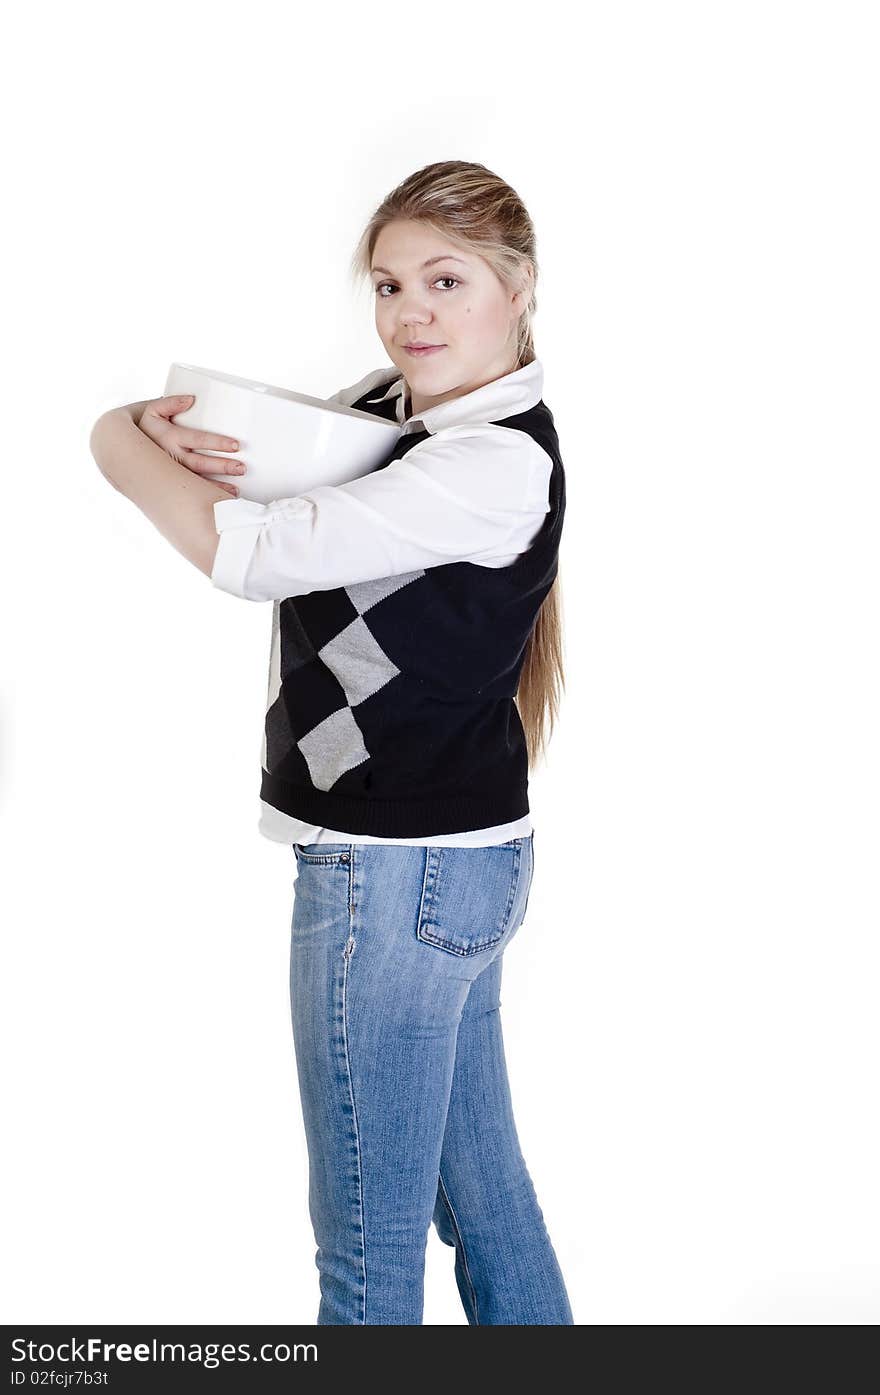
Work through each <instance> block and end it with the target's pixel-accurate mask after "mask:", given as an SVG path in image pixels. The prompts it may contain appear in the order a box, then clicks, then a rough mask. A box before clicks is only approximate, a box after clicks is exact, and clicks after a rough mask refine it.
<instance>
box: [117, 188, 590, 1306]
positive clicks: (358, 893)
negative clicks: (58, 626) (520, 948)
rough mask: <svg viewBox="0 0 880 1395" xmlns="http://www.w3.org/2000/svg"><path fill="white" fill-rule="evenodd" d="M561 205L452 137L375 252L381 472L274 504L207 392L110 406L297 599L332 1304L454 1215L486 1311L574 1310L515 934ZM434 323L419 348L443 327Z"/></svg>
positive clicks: (540, 581)
mask: <svg viewBox="0 0 880 1395" xmlns="http://www.w3.org/2000/svg"><path fill="white" fill-rule="evenodd" d="M536 266H537V262H536V252H535V235H534V230H533V227H532V224H531V221H530V219H529V216H528V214H527V212H526V210H525V208H524V206H523V204H522V202H521V200H520V199H519V197H518V196H517V195H516V193H515V192H514V190H513V189H511V188H510V186H509V185H507V184H506V183H505V182H504V181H503V180H501V179H500V178H498V177H497V176H496V175H494V174H493V173H491V172H490V171H489V170H487V169H486V168H485V167H484V166H483V165H479V164H471V163H466V162H462V161H446V162H442V163H438V164H433V165H429V166H427V167H426V168H424V169H422V170H419V171H417V172H416V173H415V174H413V175H411V176H410V177H409V178H408V179H406V180H405V181H404V182H403V183H402V184H401V185H400V186H399V187H398V188H396V189H395V190H394V191H393V192H392V193H391V194H389V196H388V197H387V198H386V199H385V200H384V201H383V203H382V204H381V205H380V206H379V208H378V209H377V210H376V212H375V213H374V215H373V217H372V218H371V219H370V222H369V224H368V226H367V228H366V229H365V231H364V234H363V237H362V239H361V241H360V243H359V246H358V249H357V252H356V254H355V260H354V269H355V271H357V272H362V273H364V274H365V275H366V276H369V277H370V278H371V279H372V282H373V288H374V296H375V314H376V328H377V330H378V333H379V337H380V339H381V340H382V344H383V347H384V349H385V351H386V353H387V355H388V357H389V358H390V360H391V363H392V366H391V367H383V368H380V369H377V370H375V371H373V372H371V373H369V374H368V375H367V376H366V377H365V378H363V379H361V381H360V382H358V383H356V384H354V385H353V386H352V387H349V388H343V389H341V390H340V391H339V392H338V393H337V394H336V395H335V399H334V400H336V401H337V402H341V403H343V404H345V405H351V406H355V407H357V408H359V409H361V410H363V411H369V412H374V413H376V414H378V415H380V416H383V417H385V418H387V419H388V420H391V421H396V422H397V423H398V424H399V426H400V435H399V437H398V440H397V443H396V445H395V447H394V450H393V451H392V452H391V453H390V455H389V457H388V459H387V460H386V461H385V462H384V463H383V464H382V465H380V467H379V468H378V469H376V470H374V471H372V472H371V473H370V474H369V475H367V476H365V477H363V478H361V479H357V480H354V481H352V482H351V483H348V484H344V485H338V486H321V487H319V488H315V489H312V490H309V491H308V492H307V493H306V494H303V495H302V496H299V497H298V498H295V499H289V500H276V501H273V503H271V504H267V505H262V504H256V503H254V502H252V501H249V500H244V499H235V498H229V494H230V493H233V494H234V493H236V492H237V491H236V490H235V488H234V486H228V487H227V486H224V485H219V484H217V483H215V482H213V481H210V480H205V479H201V478H200V475H202V474H208V473H210V472H211V471H215V470H216V469H217V458H216V457H215V456H206V455H200V454H199V451H200V450H204V449H211V450H235V449H236V448H237V443H236V442H235V441H230V440H228V439H227V438H225V437H222V436H217V435H214V434H211V433H207V432H202V431H195V430H193V429H189V428H185V427H182V426H178V425H176V424H175V422H174V420H173V418H174V415H175V413H177V412H180V411H181V410H182V409H183V406H184V402H183V399H180V400H178V399H174V398H172V399H167V398H160V399H158V400H157V401H152V402H142V403H132V404H130V405H129V406H128V407H125V408H119V409H116V410H114V411H112V412H109V413H107V414H105V416H104V417H102V418H101V419H100V420H99V421H98V422H97V423H96V425H95V428H94V430H93V433H92V449H93V453H94V454H95V457H96V459H97V461H98V464H99V466H100V467H101V469H102V471H103V472H104V473H105V475H106V476H107V477H108V478H109V480H110V481H111V483H113V484H114V485H115V487H116V488H118V489H121V490H122V491H123V492H124V493H126V494H127V495H128V496H129V497H130V498H132V499H133V500H134V501H135V502H136V503H137V504H138V506H139V507H140V508H142V509H143V511H144V512H145V513H147V515H148V516H149V517H150V518H151V519H152V520H153V521H154V522H155V524H156V526H157V527H158V528H159V529H160V530H161V531H162V532H163V534H164V535H165V536H166V537H167V538H168V539H169V541H170V542H171V543H172V544H173V545H174V546H175V547H177V548H178V550H179V551H180V552H182V553H183V554H184V556H187V557H188V558H189V559H190V560H191V561H192V562H193V563H194V564H195V565H196V566H198V567H199V568H200V569H201V570H202V571H203V572H204V573H205V574H206V575H207V576H209V577H210V578H211V580H212V582H213V583H214V584H215V585H216V586H218V587H220V588H221V589H224V590H227V591H230V592H232V593H233V594H235V595H238V596H241V597H243V598H245V599H249V600H264V601H265V600H271V601H272V603H273V627H272V652H271V656H270V677H269V694H268V705H267V712H266V724H265V738H264V743H263V770H262V785H261V791H260V795H261V821H260V830H261V832H263V833H264V834H265V835H266V836H267V837H269V838H272V839H275V840H277V841H280V842H285V843H287V845H288V846H289V847H290V846H292V848H293V852H294V855H295V858H296V861H297V879H296V887H295V899H294V909H293V923H292V934H291V959H290V969H291V975H290V987H291V1009H292V1023H293V1036H294V1044H295V1052H296V1061H297V1071H298V1079H299V1086H300V1094H301V1101H302V1108H303V1117H304V1122H305V1130H306V1137H307V1143H308V1151H309V1205H310V1213H311V1217H312V1222H313V1225H314V1231H315V1239H316V1242H317V1253H316V1263H317V1267H318V1271H319V1278H320V1306H319V1311H318V1318H317V1321H318V1323H319V1324H365V1323H382V1324H418V1323H421V1322H422V1311H423V1290H424V1262H425V1248H426V1243H427V1235H428V1230H429V1227H430V1225H431V1222H432V1220H433V1222H434V1223H435V1225H436V1227H437V1230H438V1232H439V1234H440V1236H441V1237H442V1239H443V1240H444V1241H445V1242H446V1243H447V1244H449V1245H451V1246H453V1247H454V1248H455V1275H456V1281H457V1284H458V1289H459V1293H460V1295H461V1299H462V1303H463V1305H464V1310H465V1313H466V1315H467V1319H468V1322H469V1323H471V1324H478V1325H490V1324H493V1325H513V1324H516V1325H526V1324H571V1323H572V1322H573V1318H572V1314H571V1308H570V1305H569V1300H568V1297H567V1294H566V1289H565V1284H564V1282H563V1278H562V1274H561V1273H560V1269H559V1265H558V1263H557V1259H556V1255H555V1253H554V1250H553V1247H552V1244H551V1242H550V1238H549V1236H548V1234H547V1230H546V1227H545V1224H544V1219H543V1215H542V1212H541V1209H540V1207H539V1205H538V1200H537V1197H536V1195H535V1190H534V1187H533V1185H532V1181H531V1178H530V1176H529V1173H528V1171H527V1168H526V1164H525V1161H524V1159H523V1156H522V1153H521V1151H520V1146H519V1142H518V1138H517V1132H516V1128H515V1125H514V1119H513V1113H512V1109H511V1097H510V1091H509V1086H508V1080H507V1074H506V1067H505V1058H504V1048H503V1040H502V1031H501V1021H500V996H499V994H500V983H501V970H502V959H503V955H504V952H505V950H506V949H507V946H508V945H509V944H510V942H511V940H512V939H513V937H514V935H515V934H516V932H517V930H518V929H519V927H520V926H521V925H522V923H523V920H524V917H525V913H526V907H527V904H528V897H529V890H530V887H531V882H532V874H533V867H534V864H533V843H534V834H533V830H532V825H531V821H530V816H529V803H528V774H529V768H530V766H531V765H533V764H534V762H535V760H536V759H537V757H538V755H539V753H540V752H541V751H542V750H543V748H544V745H545V740H546V731H545V728H546V724H547V719H548V718H549V722H550V728H551V730H552V725H553V721H554V720H555V715H556V708H557V703H558V695H559V689H560V687H561V686H564V678H563V672H562V663H561V648H562V645H561V611H560V604H559V583H558V551H559V542H560V537H561V530H562V520H563V515H564V512H565V481H564V472H563V466H562V461H561V459H560V455H559V443H558V439H557V435H556V431H555V428H554V424H553V417H552V415H551V413H550V411H549V409H548V408H547V407H546V405H545V404H544V402H543V400H542V387H543V371H542V368H541V364H540V362H539V360H538V359H537V358H536V356H535V352H534V347H533V341H532V334H531V328H530V316H531V314H532V313H533V311H534V308H535V296H534V283H535V275H536ZM417 346H421V347H417Z"/></svg>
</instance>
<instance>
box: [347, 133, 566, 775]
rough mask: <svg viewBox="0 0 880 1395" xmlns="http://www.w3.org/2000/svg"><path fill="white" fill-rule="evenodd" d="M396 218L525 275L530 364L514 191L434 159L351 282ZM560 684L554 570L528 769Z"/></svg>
mask: <svg viewBox="0 0 880 1395" xmlns="http://www.w3.org/2000/svg"><path fill="white" fill-rule="evenodd" d="M399 218H405V219H413V220H415V221H417V222H420V223H422V224H424V225H425V226H426V227H429V228H431V229H432V230H433V231H434V232H437V233H439V234H441V235H442V236H445V237H447V238H448V239H449V240H450V242H453V243H455V244H457V245H458V246H459V247H461V248H463V249H469V250H471V251H475V252H476V253H477V254H478V255H479V256H481V257H483V258H484V260H485V261H486V262H488V264H489V265H490V266H491V267H492V268H493V270H494V271H495V274H496V275H497V276H498V278H499V280H500V281H501V283H502V284H503V285H504V286H505V287H506V288H507V289H509V290H510V291H511V292H516V291H517V290H519V289H521V288H522V289H524V288H525V286H526V284H527V282H528V280H531V295H530V297H529V301H528V304H527V305H526V308H525V309H524V310H523V312H522V314H521V316H520V318H519V323H518V325H517V358H516V367H517V368H524V367H525V366H526V364H527V363H532V362H533V360H534V358H535V346H534V341H533V338H532V324H531V320H532V316H533V315H534V313H535V311H536V310H537V299H536V297H535V282H536V280H537V275H538V260H537V250H536V239H535V229H534V227H533V225H532V220H531V218H530V217H529V215H528V212H527V211H526V208H525V205H524V204H523V202H522V200H521V199H520V197H519V195H518V194H517V193H516V191H515V190H514V189H512V188H511V187H510V185H509V184H507V183H505V181H504V180H503V179H501V178H499V176H498V175H497V174H493V173H492V171H491V170H489V169H487V168H486V166H485V165H479V164H472V163H471V162H469V161H467V160H440V161H438V162H436V163H435V164H431V165H425V166H424V168H423V169H420V170H416V171H415V173H414V174H411V175H409V176H408V177H407V178H406V179H404V180H403V182H402V183H401V184H398V186H397V188H396V189H392V191H391V193H390V194H388V196H387V197H386V198H385V199H383V200H382V202H381V203H380V205H379V207H378V208H377V209H376V211H375V213H374V214H373V215H372V217H371V218H370V220H369V222H368V223H367V226H366V227H365V229H364V231H363V234H362V235H361V237H360V239H359V241H358V245H357V248H356V249H355V253H354V256H353V257H352V263H351V270H352V274H353V276H354V277H355V279H356V280H360V279H361V278H363V279H365V280H369V277H370V269H371V266H372V259H373V249H374V247H375V245H376V240H377V238H378V236H379V233H380V232H381V231H382V229H383V228H384V227H385V226H386V224H388V223H391V222H394V221H396V220H397V219H399ZM564 688H565V673H564V670H563V614H562V583H561V577H560V574H559V571H558V570H557V574H556V578H555V580H554V582H553V585H552V586H551V588H550V590H549V591H548V593H547V595H546V597H545V598H544V602H543V604H542V605H541V608H540V610H539V611H538V614H537V617H536V619H535V623H534V625H533V627H532V631H531V634H530V635H529V639H528V642H527V644H526V650H525V657H524V659H523V665H522V671H521V673H520V677H519V683H518V686H517V691H516V705H517V708H518V709H519V714H520V720H521V721H522V724H523V731H524V732H525V738H526V746H527V748H528V758H529V766H530V768H531V767H533V766H534V765H535V764H536V763H537V761H538V758H539V756H541V755H544V756H546V748H547V744H548V742H549V740H550V737H551V736H552V734H553V728H554V726H555V723H556V720H557V717H558V713H559V704H560V700H561V694H562V690H563V689H564Z"/></svg>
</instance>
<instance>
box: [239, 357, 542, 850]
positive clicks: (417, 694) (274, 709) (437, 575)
mask: <svg viewBox="0 0 880 1395" xmlns="http://www.w3.org/2000/svg"><path fill="white" fill-rule="evenodd" d="M385 392H387V383H385V384H382V385H380V386H379V387H377V388H373V389H371V390H370V391H369V392H367V393H366V394H364V396H363V397H361V398H359V399H358V401H357V402H354V403H353V404H352V405H353V406H354V407H357V408H359V409H360V410H361V411H367V412H373V413H374V414H375V415H377V416H382V417H386V418H388V419H389V420H395V401H396V399H394V398H391V399H389V400H386V401H385V402H381V401H378V400H374V401H371V400H370V398H371V397H373V398H374V399H376V398H379V397H381V395H382V394H383V393H385ZM493 425H497V426H502V427H506V428H508V429H511V430H515V431H526V432H528V434H529V435H530V436H532V437H533V438H534V440H535V441H537V442H538V443H539V444H540V445H541V446H542V447H543V449H544V450H545V451H547V453H548V455H549V456H550V458H551V460H552V462H553V469H552V474H551V478H550V510H549V512H548V513H547V514H546V515H545V517H544V521H543V523H542V525H541V528H540V530H539V532H538V534H537V536H536V537H535V539H534V541H533V542H532V544H531V546H530V547H529V548H528V549H527V551H525V552H523V553H521V554H520V555H519V556H518V557H517V558H516V559H515V560H514V561H513V562H510V563H509V564H507V565H505V566H502V567H486V566H480V565H479V564H477V563H474V562H450V563H448V564H446V565H444V566H438V567H429V568H427V569H425V570H419V571H413V572H407V573H405V574H404V575H399V576H390V577H387V578H385V579H382V580H376V581H365V582H360V583H358V584H357V585H352V586H341V587H338V588H335V589H333V590H329V591H312V592H310V593H309V594H308V595H305V596H290V597H288V598H287V599H286V600H282V601H280V602H278V603H277V622H276V623H277V625H278V627H279V634H278V639H279V642H280V687H279V689H278V693H277V696H276V698H275V700H274V701H273V702H272V703H271V706H270V707H269V708H268V711H267V713H266V729H265V738H266V739H265V746H264V752H265V754H264V768H263V772H262V784H261V790H260V796H261V798H262V799H263V800H265V801H266V802H267V803H268V804H271V805H273V806H274V807H275V808H277V809H281V810H283V812H285V813H287V814H289V815H291V816H292V817H294V818H298V819H303V820H305V821H307V822H309V823H313V824H317V825H320V826H322V827H327V828H337V829H344V830H345V831H346V832H351V833H353V834H360V833H363V834H367V835H371V836H374V837H379V838H408V837H411V838H425V837H430V836H431V835H432V834H444V833H461V832H465V831H468V830H471V829H478V828H487V827H491V826H493V825H495V824H501V823H507V822H511V821H513V820H515V819H519V818H522V817H523V816H524V815H525V814H527V813H528V812H529V801H528V757H527V750H526V741H525V734H524V731H523V727H522V722H521V720H520V716H519V712H518V709H517V707H516V704H515V702H514V695H515V693H516V688H517V683H518V681H519V675H520V671H521V669H522V665H523V660H524V658H525V649H526V643H527V640H528V637H529V634H530V632H531V630H532V627H533V625H534V622H535V618H536V616H537V614H538V611H539V609H540V607H541V603H542V602H543V600H544V598H545V596H546V595H547V593H548V591H549V590H550V587H551V586H552V584H553V581H554V578H555V576H556V573H557V567H558V551H559V542H560V537H561V533H562V522H563V516H564V513H565V475H564V470H563V466H562V461H561V459H560V455H559V443H558V438H557V434H556V428H555V426H554V423H553V416H552V413H551V412H550V410H549V408H548V407H547V406H546V405H545V404H544V402H543V401H540V402H538V403H537V404H536V405H535V406H534V407H532V408H531V409H530V410H529V411H526V412H520V413H517V414H516V415H515V416H509V417H505V418H504V419H503V420H501V421H498V422H495V423H493ZM429 434H430V433H429V432H428V431H424V430H423V431H416V432H413V433H411V434H410V433H404V434H403V435H402V436H401V437H400V439H399V440H398V441H397V443H396V445H395V447H394V449H393V451H392V452H391V454H390V455H389V456H388V458H387V459H386V460H384V461H383V462H382V464H380V465H379V466H378V467H377V468H378V469H384V468H385V466H387V465H390V464H391V462H392V461H393V460H399V459H400V458H401V457H402V456H404V455H405V454H406V452H407V451H409V450H411V449H412V447H413V446H414V445H416V443H417V442H419V441H423V440H425V439H426V437H427V436H428V435H429Z"/></svg>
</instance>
